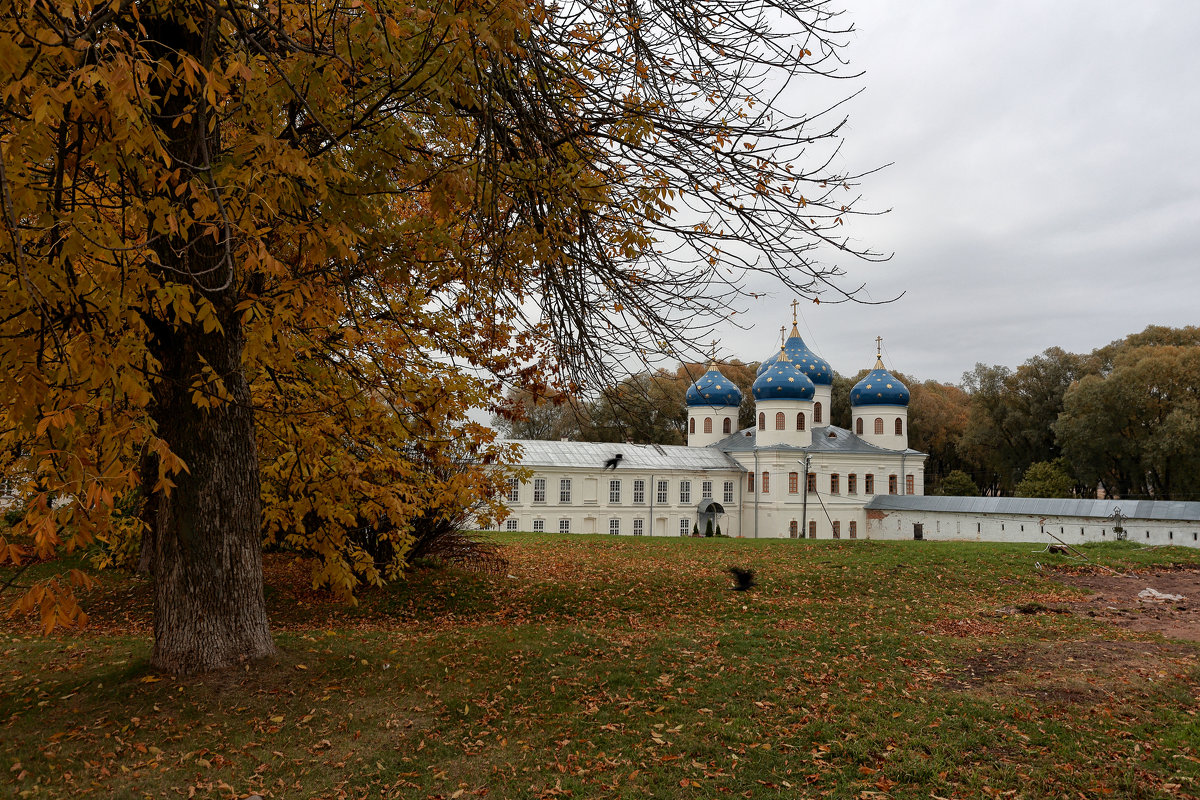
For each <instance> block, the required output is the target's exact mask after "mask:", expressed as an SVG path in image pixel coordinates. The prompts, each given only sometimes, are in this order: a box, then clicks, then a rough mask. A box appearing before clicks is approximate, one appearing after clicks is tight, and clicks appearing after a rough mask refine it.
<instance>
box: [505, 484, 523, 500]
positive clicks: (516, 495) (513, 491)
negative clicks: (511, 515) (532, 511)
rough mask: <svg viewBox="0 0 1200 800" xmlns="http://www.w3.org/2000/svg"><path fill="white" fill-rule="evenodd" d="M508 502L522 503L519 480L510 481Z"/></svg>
mask: <svg viewBox="0 0 1200 800" xmlns="http://www.w3.org/2000/svg"><path fill="white" fill-rule="evenodd" d="M508 502H510V503H519V502H521V481H520V480H519V479H517V478H509V479H508Z"/></svg>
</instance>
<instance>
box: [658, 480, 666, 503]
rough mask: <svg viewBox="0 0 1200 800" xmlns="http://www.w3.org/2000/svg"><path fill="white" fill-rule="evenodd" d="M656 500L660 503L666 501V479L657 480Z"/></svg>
mask: <svg viewBox="0 0 1200 800" xmlns="http://www.w3.org/2000/svg"><path fill="white" fill-rule="evenodd" d="M658 502H660V503H665V502H667V482H666V481H659V482H658Z"/></svg>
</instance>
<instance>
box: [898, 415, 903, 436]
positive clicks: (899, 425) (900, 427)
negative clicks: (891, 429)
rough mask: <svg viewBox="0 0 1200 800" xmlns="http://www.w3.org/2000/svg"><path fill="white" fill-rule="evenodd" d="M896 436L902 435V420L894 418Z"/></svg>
mask: <svg viewBox="0 0 1200 800" xmlns="http://www.w3.org/2000/svg"><path fill="white" fill-rule="evenodd" d="M896 435H897V436H903V435H904V421H903V420H902V419H900V418H899V417H896Z"/></svg>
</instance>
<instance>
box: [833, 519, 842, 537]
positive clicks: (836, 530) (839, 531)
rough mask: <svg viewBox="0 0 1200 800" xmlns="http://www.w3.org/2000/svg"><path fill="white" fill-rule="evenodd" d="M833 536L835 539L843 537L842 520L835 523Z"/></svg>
mask: <svg viewBox="0 0 1200 800" xmlns="http://www.w3.org/2000/svg"><path fill="white" fill-rule="evenodd" d="M833 538H835V539H840V538H842V523H841V521H840V520H839V521H837V522H835V523H833Z"/></svg>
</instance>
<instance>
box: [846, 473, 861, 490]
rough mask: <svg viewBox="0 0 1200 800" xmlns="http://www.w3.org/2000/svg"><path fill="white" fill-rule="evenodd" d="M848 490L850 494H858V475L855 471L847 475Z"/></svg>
mask: <svg viewBox="0 0 1200 800" xmlns="http://www.w3.org/2000/svg"><path fill="white" fill-rule="evenodd" d="M846 491H847V492H849V493H850V494H858V476H857V475H855V474H854V473H853V472H851V473H850V474H849V475H848V476H846Z"/></svg>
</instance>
